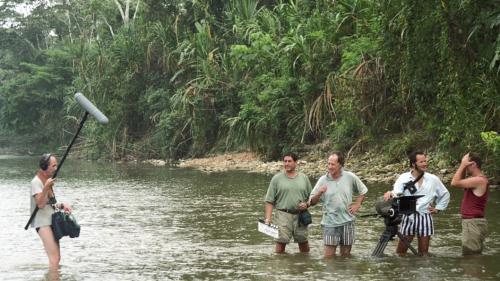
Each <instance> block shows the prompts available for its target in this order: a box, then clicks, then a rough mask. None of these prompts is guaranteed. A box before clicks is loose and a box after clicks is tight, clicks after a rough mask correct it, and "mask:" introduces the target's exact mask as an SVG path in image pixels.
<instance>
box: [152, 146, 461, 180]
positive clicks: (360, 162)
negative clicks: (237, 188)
mask: <svg viewBox="0 0 500 281" xmlns="http://www.w3.org/2000/svg"><path fill="white" fill-rule="evenodd" d="M146 162H148V163H150V164H153V165H164V164H166V163H162V162H159V160H148V161H146ZM429 165H430V170H429V172H431V173H433V174H436V175H437V176H439V177H440V178H441V179H442V181H443V182H444V183H445V184H449V182H450V181H451V178H452V176H453V173H454V169H453V168H452V167H446V166H445V163H444V162H443V161H433V160H432V155H430V163H429ZM175 166H177V167H180V168H192V169H198V170H201V171H203V172H206V173H214V172H224V171H231V170H242V171H247V172H249V173H263V174H269V175H272V174H275V173H276V172H278V171H280V170H281V169H282V167H283V164H282V162H281V161H271V162H264V161H262V160H260V158H259V157H258V156H257V155H256V154H254V153H251V152H240V153H225V154H220V155H213V156H209V157H204V158H195V159H181V160H180V161H179V162H178V163H177V164H176V165H175ZM326 166H327V162H326V156H325V155H318V154H308V155H306V156H303V157H302V158H301V159H299V161H298V169H299V170H300V171H302V172H304V173H305V174H306V175H308V176H310V177H311V178H318V177H320V176H321V175H323V174H324V173H325V172H326ZM345 169H346V170H350V171H353V172H354V173H356V175H358V176H359V177H360V178H361V180H363V181H364V182H367V183H387V184H392V183H394V181H395V180H396V178H397V177H398V176H399V174H401V173H402V172H404V171H406V170H408V164H407V162H406V161H401V162H398V163H384V162H383V160H381V159H380V157H378V156H377V155H375V154H374V153H364V154H362V155H356V156H353V157H350V158H349V159H347V161H346V164H345Z"/></svg>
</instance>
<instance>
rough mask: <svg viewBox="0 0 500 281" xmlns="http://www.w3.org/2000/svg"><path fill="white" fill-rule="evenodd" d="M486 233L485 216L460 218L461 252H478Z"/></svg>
mask: <svg viewBox="0 0 500 281" xmlns="http://www.w3.org/2000/svg"><path fill="white" fill-rule="evenodd" d="M487 235H488V222H487V221H486V219H485V218H477V219H462V252H463V254H480V253H481V252H482V251H483V243H484V239H485V238H486V236H487Z"/></svg>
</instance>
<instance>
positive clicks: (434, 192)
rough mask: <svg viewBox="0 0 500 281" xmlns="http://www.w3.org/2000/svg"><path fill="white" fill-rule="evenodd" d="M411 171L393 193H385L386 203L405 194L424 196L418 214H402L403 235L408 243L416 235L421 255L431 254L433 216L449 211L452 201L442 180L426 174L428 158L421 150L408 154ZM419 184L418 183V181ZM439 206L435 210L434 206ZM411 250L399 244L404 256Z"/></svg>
mask: <svg viewBox="0 0 500 281" xmlns="http://www.w3.org/2000/svg"><path fill="white" fill-rule="evenodd" d="M408 159H409V162H410V168H411V171H409V172H406V173H403V174H401V175H400V176H399V177H398V179H397V180H396V182H395V183H394V186H393V190H392V191H388V192H386V193H385V194H384V200H386V201H387V200H389V199H391V198H393V197H396V196H399V195H404V196H411V195H415V196H416V195H423V197H420V198H418V199H417V206H416V212H415V213H413V214H410V215H403V217H402V223H401V228H400V232H401V234H403V236H404V239H405V240H406V241H408V242H411V241H412V240H413V237H414V236H415V235H417V238H418V253H419V254H420V255H427V254H428V253H429V243H430V239H431V235H432V234H434V223H433V221H432V214H436V213H438V212H439V211H442V210H444V209H446V207H447V206H448V203H449V201H450V193H449V192H448V190H447V189H446V187H445V186H444V185H443V183H442V182H441V180H440V179H439V178H438V177H437V176H435V175H433V174H431V173H427V172H426V171H427V168H428V165H427V156H426V155H425V153H424V152H422V151H414V152H412V153H410V154H409V155H408ZM415 181H416V182H415ZM433 202H434V203H435V204H436V207H432V206H431V204H432V203H433ZM407 251H408V247H407V246H406V245H405V243H403V241H399V243H398V247H397V250H396V252H397V253H398V254H399V255H404V254H406V252H407Z"/></svg>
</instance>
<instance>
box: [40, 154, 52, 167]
mask: <svg viewBox="0 0 500 281" xmlns="http://www.w3.org/2000/svg"><path fill="white" fill-rule="evenodd" d="M50 157H52V153H45V154H44V155H43V156H42V158H40V162H39V163H38V166H39V167H40V169H42V170H44V171H46V170H47V169H48V168H49V165H50Z"/></svg>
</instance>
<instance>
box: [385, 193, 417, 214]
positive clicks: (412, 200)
mask: <svg viewBox="0 0 500 281" xmlns="http://www.w3.org/2000/svg"><path fill="white" fill-rule="evenodd" d="M420 197H423V195H417V196H399V197H394V198H392V199H389V200H387V201H384V197H380V198H379V199H378V200H377V202H376V203H375V210H377V213H378V214H379V215H381V216H382V217H386V218H395V217H397V216H398V215H399V214H402V215H409V214H413V213H415V212H416V208H417V199H418V198H420Z"/></svg>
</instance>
